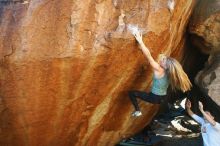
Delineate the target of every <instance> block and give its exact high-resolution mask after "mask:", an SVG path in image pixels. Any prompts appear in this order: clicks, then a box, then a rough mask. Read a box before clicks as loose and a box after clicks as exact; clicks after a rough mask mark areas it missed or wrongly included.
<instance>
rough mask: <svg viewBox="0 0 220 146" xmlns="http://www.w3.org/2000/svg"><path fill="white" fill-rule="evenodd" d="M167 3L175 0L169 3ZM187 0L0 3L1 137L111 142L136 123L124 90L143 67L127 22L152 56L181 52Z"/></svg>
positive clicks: (30, 141) (20, 142)
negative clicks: (140, 32)
mask: <svg viewBox="0 0 220 146" xmlns="http://www.w3.org/2000/svg"><path fill="white" fill-rule="evenodd" d="M173 2H174V3H173ZM194 4H195V1H194V0H187V1H186V0H175V1H172V0H151V1H142V0H84V1H81V0H74V1H73V0H65V1H60V0H26V1H10V0H8V1H7V0H6V1H5V2H4V3H0V34H1V35H0V145H7V146H61V145H62V146H71V145H77V146H84V145H87V146H95V145H99V146H107V145H109V146H111V145H115V144H116V143H117V142H118V141H119V140H120V139H122V138H124V137H128V136H130V135H132V134H134V133H136V132H138V131H139V130H140V129H142V128H143V127H145V126H146V125H147V124H148V123H149V122H150V121H151V119H152V118H153V116H154V115H155V114H156V112H157V110H158V106H155V105H152V104H148V103H143V102H141V109H142V111H143V116H142V117H140V118H132V117H131V116H130V113H131V112H132V110H133V107H132V105H131V103H130V101H129V100H128V97H127V91H128V90H131V89H139V90H146V91H149V87H150V83H151V78H152V72H151V69H150V66H149V64H148V62H147V61H146V59H145V58H144V56H143V54H142V52H141V51H140V50H139V49H138V46H137V43H136V42H135V39H134V37H133V36H132V35H131V34H130V33H129V32H127V30H126V26H127V25H128V24H138V25H139V27H141V28H142V30H143V31H144V37H143V38H144V41H145V43H146V44H147V46H148V47H149V48H150V50H151V51H152V54H153V56H154V57H155V58H156V57H157V56H158V54H159V53H165V54H167V55H171V56H174V57H175V58H177V59H181V56H182V52H183V47H182V46H183V45H184V40H185V39H184V32H185V28H186V24H187V22H188V18H189V16H190V14H191V12H192V9H193V6H194Z"/></svg>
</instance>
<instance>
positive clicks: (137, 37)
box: [134, 32, 163, 72]
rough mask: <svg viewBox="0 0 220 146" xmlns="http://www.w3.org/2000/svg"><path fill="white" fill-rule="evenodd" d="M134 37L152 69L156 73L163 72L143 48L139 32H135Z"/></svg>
mask: <svg viewBox="0 0 220 146" xmlns="http://www.w3.org/2000/svg"><path fill="white" fill-rule="evenodd" d="M134 36H135V38H136V40H137V42H138V43H139V45H140V48H141V50H142V52H143V53H144V55H145V56H146V57H147V59H148V61H149V62H150V65H151V66H152V67H153V69H154V70H156V71H159V72H161V71H163V68H162V67H161V66H160V65H159V64H158V63H157V62H156V61H155V60H154V58H153V57H152V56H151V53H150V51H149V49H148V48H147V47H146V46H145V44H144V42H143V40H142V34H141V33H140V32H136V33H135V34H134Z"/></svg>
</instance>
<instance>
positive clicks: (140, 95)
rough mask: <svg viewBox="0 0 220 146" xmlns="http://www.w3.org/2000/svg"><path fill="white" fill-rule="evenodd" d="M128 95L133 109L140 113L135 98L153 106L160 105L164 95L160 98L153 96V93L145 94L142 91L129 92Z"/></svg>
mask: <svg viewBox="0 0 220 146" xmlns="http://www.w3.org/2000/svg"><path fill="white" fill-rule="evenodd" d="M128 95H129V97H130V99H131V102H132V104H133V105H134V108H135V110H136V111H140V108H139V106H138V102H137V98H140V99H142V100H144V101H146V102H150V103H153V104H160V103H161V102H162V100H163V98H164V97H165V96H166V95H163V96H160V95H155V94H153V93H151V92H150V93H146V92H142V91H129V92H128Z"/></svg>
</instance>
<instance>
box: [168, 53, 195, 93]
mask: <svg viewBox="0 0 220 146" xmlns="http://www.w3.org/2000/svg"><path fill="white" fill-rule="evenodd" d="M166 67H167V68H166V71H167V74H168V77H169V80H170V85H171V89H172V90H175V89H176V88H177V89H180V90H182V91H183V92H186V91H188V90H190V88H191V87H192V84H191V82H190V80H189V78H188V76H187V74H186V73H185V72H184V70H183V68H182V66H181V65H180V63H179V62H178V61H177V60H176V59H174V58H171V57H167V58H166Z"/></svg>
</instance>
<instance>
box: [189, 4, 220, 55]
mask: <svg viewBox="0 0 220 146" xmlns="http://www.w3.org/2000/svg"><path fill="white" fill-rule="evenodd" d="M189 28H190V29H189V31H190V33H192V34H194V35H193V37H192V42H193V44H194V45H196V46H197V47H198V48H200V49H201V50H202V51H203V52H205V53H216V52H220V1H219V0H201V1H199V2H198V4H197V6H196V8H195V10H194V12H193V16H192V19H191V20H190V27H189Z"/></svg>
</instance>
